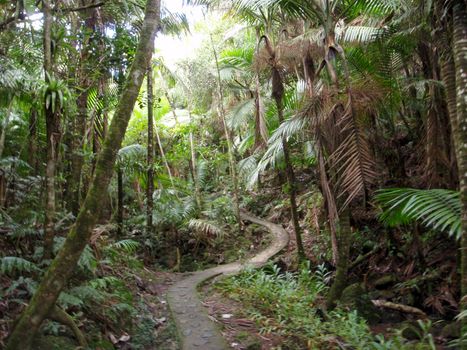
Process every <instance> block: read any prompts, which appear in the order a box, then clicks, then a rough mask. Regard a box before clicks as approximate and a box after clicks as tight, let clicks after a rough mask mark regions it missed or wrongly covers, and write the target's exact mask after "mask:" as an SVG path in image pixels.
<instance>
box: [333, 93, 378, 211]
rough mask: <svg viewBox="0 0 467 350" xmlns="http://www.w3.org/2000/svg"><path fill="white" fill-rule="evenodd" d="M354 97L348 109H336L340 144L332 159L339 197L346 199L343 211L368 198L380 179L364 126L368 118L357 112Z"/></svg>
mask: <svg viewBox="0 0 467 350" xmlns="http://www.w3.org/2000/svg"><path fill="white" fill-rule="evenodd" d="M351 98H352V97H350V99H349V101H348V102H347V105H346V106H345V108H344V109H342V107H341V108H339V109H335V113H337V115H336V116H335V117H336V126H337V128H336V129H338V132H339V135H338V136H337V139H339V141H338V142H337V147H336V148H335V149H334V151H333V152H332V153H331V154H330V156H329V159H328V164H329V166H330V169H331V170H332V173H333V176H332V179H333V181H334V183H335V184H336V189H337V193H338V195H337V197H338V198H344V203H343V205H342V206H341V210H342V209H343V208H345V207H347V205H348V204H349V203H350V202H352V201H353V200H354V199H355V198H357V197H359V196H361V197H363V198H364V197H365V194H366V192H367V190H368V188H369V186H370V184H372V183H373V182H374V179H375V178H376V177H377V172H376V161H375V158H374V155H373V154H372V151H371V147H370V144H369V142H368V139H367V136H366V135H365V131H364V125H363V123H362V121H364V117H365V116H364V115H357V114H356V113H355V111H354V109H353V107H352V101H351Z"/></svg>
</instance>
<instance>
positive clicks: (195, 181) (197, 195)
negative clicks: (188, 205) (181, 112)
mask: <svg viewBox="0 0 467 350" xmlns="http://www.w3.org/2000/svg"><path fill="white" fill-rule="evenodd" d="M188 114H189V116H190V150H191V172H192V177H193V185H194V186H195V199H196V205H197V206H198V209H201V191H200V188H199V182H198V169H197V168H196V149H195V142H194V137H193V118H192V116H191V112H190V111H188Z"/></svg>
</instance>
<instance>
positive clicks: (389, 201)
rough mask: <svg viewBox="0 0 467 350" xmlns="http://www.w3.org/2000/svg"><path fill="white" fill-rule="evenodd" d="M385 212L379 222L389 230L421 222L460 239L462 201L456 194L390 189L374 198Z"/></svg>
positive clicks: (444, 190) (439, 190)
mask: <svg viewBox="0 0 467 350" xmlns="http://www.w3.org/2000/svg"><path fill="white" fill-rule="evenodd" d="M375 199H376V201H377V203H379V205H381V207H382V209H383V212H382V213H381V215H380V219H381V220H382V221H383V222H385V223H386V224H387V225H389V226H397V225H402V224H407V223H410V222H413V221H420V222H421V223H422V224H423V225H425V226H427V227H431V228H433V229H435V230H438V231H446V230H448V232H449V235H450V236H455V237H456V238H457V239H460V237H461V200H460V194H459V192H457V191H451V190H446V189H431V190H419V189H414V188H390V189H383V190H379V191H378V192H377V194H376V196H375Z"/></svg>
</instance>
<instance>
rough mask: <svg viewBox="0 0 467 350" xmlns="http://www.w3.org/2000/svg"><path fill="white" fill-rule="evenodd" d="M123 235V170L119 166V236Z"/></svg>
mask: <svg viewBox="0 0 467 350" xmlns="http://www.w3.org/2000/svg"><path fill="white" fill-rule="evenodd" d="M122 234H123V170H122V167H121V166H120V165H118V166H117V236H118V237H121V236H122Z"/></svg>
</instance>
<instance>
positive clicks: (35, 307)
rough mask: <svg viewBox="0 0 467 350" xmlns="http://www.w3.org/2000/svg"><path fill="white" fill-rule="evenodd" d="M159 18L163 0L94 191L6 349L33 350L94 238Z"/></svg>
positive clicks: (151, 4)
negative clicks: (102, 202) (35, 339)
mask: <svg viewBox="0 0 467 350" xmlns="http://www.w3.org/2000/svg"><path fill="white" fill-rule="evenodd" d="M159 17H160V0H148V2H147V4H146V15H145V20H144V22H143V26H142V29H141V33H140V41H139V44H138V48H137V50H136V54H135V57H134V60H133V63H132V65H131V69H130V72H129V76H128V79H127V82H126V84H125V87H124V89H123V92H122V95H121V97H120V100H119V103H118V105H117V108H116V111H115V115H114V117H113V120H112V124H111V126H110V130H109V135H108V137H107V139H106V141H105V144H104V147H103V150H102V152H101V154H100V155H99V159H98V161H97V167H96V174H95V176H94V179H93V181H92V184H91V188H90V189H89V192H88V194H87V196H86V199H85V200H84V203H83V206H82V208H81V210H80V212H79V214H78V218H77V219H76V222H75V224H74V225H73V226H72V228H71V229H70V232H69V233H68V236H67V238H66V240H65V242H64V244H63V246H62V248H61V249H60V251H59V253H58V255H57V256H56V257H55V259H54V261H53V262H52V264H51V265H50V267H49V269H48V270H47V272H46V273H45V275H44V277H43V279H42V281H41V283H40V284H39V286H38V288H37V290H36V292H35V293H34V296H33V297H32V299H31V301H30V303H29V305H28V306H27V307H26V309H25V310H24V312H23V313H22V315H21V317H20V319H19V320H18V322H17V323H16V326H15V328H14V329H13V332H12V333H11V335H10V337H9V338H8V343H7V346H6V350H29V349H30V348H31V345H32V342H33V339H34V336H35V335H36V334H37V331H38V329H39V327H40V325H41V324H42V321H43V320H44V318H45V317H46V316H47V314H48V313H49V311H50V310H51V309H52V307H53V306H54V305H55V302H56V300H57V298H58V296H59V295H60V292H61V290H62V289H63V287H64V286H65V284H66V282H67V281H68V279H69V278H70V276H71V274H72V272H73V270H74V268H75V267H76V264H77V263H78V260H79V258H80V256H81V253H82V252H83V250H84V248H85V247H86V244H87V243H88V241H89V238H90V237H91V234H92V229H93V227H94V225H95V224H96V222H97V218H98V217H99V213H100V211H101V210H102V206H101V199H102V197H103V196H105V194H106V192H107V188H108V185H109V182H110V180H111V178H112V173H113V169H114V165H115V160H116V157H117V152H118V150H119V149H120V147H121V144H122V140H123V137H124V135H125V131H126V128H127V126H128V122H129V120H130V117H131V113H132V110H133V108H134V105H135V102H136V99H137V97H138V93H139V90H140V88H141V84H142V82H143V78H144V75H145V71H146V67H147V65H148V63H149V57H150V54H151V53H152V50H153V43H154V38H155V34H156V30H157V29H158V27H159V23H160V20H159Z"/></svg>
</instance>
